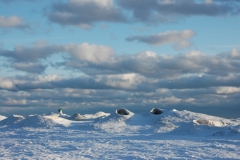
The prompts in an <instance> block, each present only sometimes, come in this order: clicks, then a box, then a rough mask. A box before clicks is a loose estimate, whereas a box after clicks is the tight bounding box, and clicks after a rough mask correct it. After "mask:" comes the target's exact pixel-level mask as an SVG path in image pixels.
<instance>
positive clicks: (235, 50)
mask: <svg viewBox="0 0 240 160" xmlns="http://www.w3.org/2000/svg"><path fill="white" fill-rule="evenodd" d="M230 57H231V58H240V50H238V48H237V47H234V48H233V49H232V52H231V53H230Z"/></svg>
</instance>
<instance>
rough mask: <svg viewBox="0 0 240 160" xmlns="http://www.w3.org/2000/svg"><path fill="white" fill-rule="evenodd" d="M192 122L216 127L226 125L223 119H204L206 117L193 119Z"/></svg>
mask: <svg viewBox="0 0 240 160" xmlns="http://www.w3.org/2000/svg"><path fill="white" fill-rule="evenodd" d="M193 123H195V124H198V125H208V126H216V127H223V126H226V123H224V122H223V121H216V120H206V119H198V120H193Z"/></svg>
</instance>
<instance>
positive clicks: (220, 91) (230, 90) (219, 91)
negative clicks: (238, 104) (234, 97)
mask: <svg viewBox="0 0 240 160" xmlns="http://www.w3.org/2000/svg"><path fill="white" fill-rule="evenodd" d="M216 93H217V94H240V88H239V87H219V88H217V90H216Z"/></svg>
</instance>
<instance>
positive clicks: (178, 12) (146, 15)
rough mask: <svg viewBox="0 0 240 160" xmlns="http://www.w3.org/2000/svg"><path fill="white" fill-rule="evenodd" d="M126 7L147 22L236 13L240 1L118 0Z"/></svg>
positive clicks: (134, 16)
mask: <svg viewBox="0 0 240 160" xmlns="http://www.w3.org/2000/svg"><path fill="white" fill-rule="evenodd" d="M117 3H118V4H119V5H120V6H121V7H122V8H124V9H126V10H128V11H130V12H132V15H133V18H134V19H136V20H139V21H142V22H147V23H159V22H169V21H173V20H175V19H176V18H178V17H183V16H184V17H187V16H202V15H203V16H222V15H228V14H235V12H236V11H237V10H238V9H239V5H236V3H239V2H238V1H228V2H226V1H225V2H224V1H218V3H215V2H214V1H209V0H206V1H202V2H201V1H197V0H181V1H178V0H160V1H159V0H149V1H147V2H145V1H138V0H117Z"/></svg>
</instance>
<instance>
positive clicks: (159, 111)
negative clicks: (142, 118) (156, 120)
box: [150, 108, 163, 115]
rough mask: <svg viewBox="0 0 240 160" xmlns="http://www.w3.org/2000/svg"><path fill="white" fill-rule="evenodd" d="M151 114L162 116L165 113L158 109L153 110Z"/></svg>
mask: <svg viewBox="0 0 240 160" xmlns="http://www.w3.org/2000/svg"><path fill="white" fill-rule="evenodd" d="M150 113H152V114H156V115H158V114H162V113H163V111H161V110H160V109H158V108H153V109H152V110H151V111H150Z"/></svg>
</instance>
